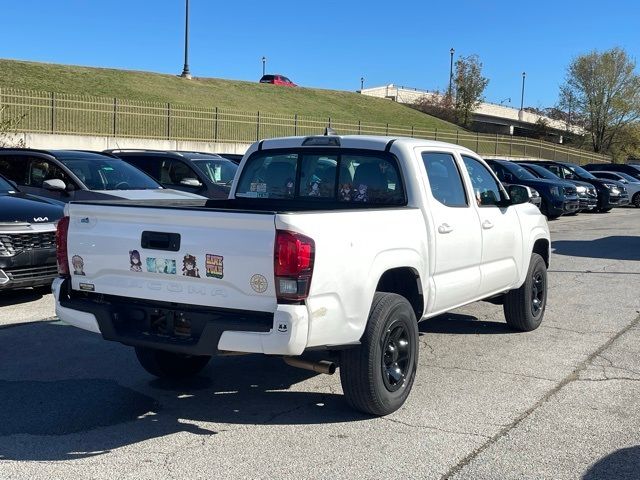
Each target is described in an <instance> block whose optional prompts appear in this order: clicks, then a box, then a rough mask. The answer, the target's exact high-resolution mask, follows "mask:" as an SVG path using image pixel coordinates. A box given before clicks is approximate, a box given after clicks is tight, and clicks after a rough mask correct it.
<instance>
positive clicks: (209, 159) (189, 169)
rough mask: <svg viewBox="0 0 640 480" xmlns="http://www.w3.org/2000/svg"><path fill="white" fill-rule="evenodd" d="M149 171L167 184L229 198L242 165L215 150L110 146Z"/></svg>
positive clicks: (167, 186) (171, 186)
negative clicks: (143, 148) (237, 171)
mask: <svg viewBox="0 0 640 480" xmlns="http://www.w3.org/2000/svg"><path fill="white" fill-rule="evenodd" d="M107 152H108V153H111V154H113V155H116V156H118V157H120V158H121V159H122V160H124V161H125V162H128V163H130V164H131V165H133V166H134V167H136V168H139V169H140V170H142V171H143V172H145V173H147V174H148V175H150V176H151V177H153V178H155V179H156V180H157V181H158V182H160V183H161V184H162V186H163V187H166V188H172V189H174V190H182V191H185V192H191V193H195V194H198V195H203V196H205V197H208V198H218V199H219V198H227V197H228V196H229V191H230V190H231V184H232V183H233V178H234V177H235V175H236V170H238V165H237V164H236V163H234V162H233V161H231V160H228V159H226V158H222V157H221V156H220V155H216V154H215V153H204V152H182V151H164V150H108V151H107Z"/></svg>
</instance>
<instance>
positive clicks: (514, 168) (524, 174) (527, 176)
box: [500, 162, 536, 180]
mask: <svg viewBox="0 0 640 480" xmlns="http://www.w3.org/2000/svg"><path fill="white" fill-rule="evenodd" d="M500 165H503V166H504V167H505V168H506V169H507V170H509V172H511V173H512V174H513V175H515V177H516V178H517V179H518V180H535V179H536V177H535V175H534V174H532V173H531V172H530V171H529V170H527V169H526V168H524V167H521V166H520V165H518V164H517V163H511V162H505V163H501V164H500Z"/></svg>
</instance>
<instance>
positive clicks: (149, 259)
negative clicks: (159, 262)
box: [147, 257, 156, 273]
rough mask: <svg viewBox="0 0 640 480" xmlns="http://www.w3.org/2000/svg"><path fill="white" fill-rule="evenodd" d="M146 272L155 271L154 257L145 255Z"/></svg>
mask: <svg viewBox="0 0 640 480" xmlns="http://www.w3.org/2000/svg"><path fill="white" fill-rule="evenodd" d="M147 272H150V273H156V259H155V258H154V257H147Z"/></svg>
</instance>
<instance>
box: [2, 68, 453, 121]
mask: <svg viewBox="0 0 640 480" xmlns="http://www.w3.org/2000/svg"><path fill="white" fill-rule="evenodd" d="M0 88H18V89H25V90H41V91H49V92H56V93H69V94H80V95H82V94H86V95H94V96H106V97H118V98H121V99H127V100H141V101H154V102H171V103H181V104H186V105H200V106H205V105H206V106H210V107H219V108H228V109H234V110H240V111H243V112H256V111H262V112H268V113H274V114H287V115H293V114H294V113H296V114H298V115H305V116H313V117H321V118H327V117H331V118H332V119H336V120H339V121H340V120H342V121H357V120H361V121H362V122H363V123H382V124H385V123H389V124H390V125H395V126H407V127H410V126H415V127H416V128H422V129H434V128H437V129H438V130H455V129H456V128H457V127H456V126H455V125H453V124H451V123H448V122H445V121H443V120H440V119H437V118H434V117H431V116H429V115H426V114H423V113H421V112H418V111H416V110H413V109H411V108H409V107H407V106H405V105H401V104H398V103H395V102H391V101H389V100H385V99H378V98H372V97H367V96H364V95H360V94H357V93H351V92H344V91H335V90H321V89H314V88H288V87H277V86H274V85H265V84H260V83H257V82H245V81H236V80H222V79H218V78H194V79H192V80H185V79H182V78H179V77H177V76H174V75H166V74H159V73H150V72H138V71H130V70H117V69H108V68H91V67H78V66H70V65H58V64H48V63H36V62H23V61H17V60H4V59H0Z"/></svg>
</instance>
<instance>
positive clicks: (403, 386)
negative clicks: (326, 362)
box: [340, 292, 418, 415]
mask: <svg viewBox="0 0 640 480" xmlns="http://www.w3.org/2000/svg"><path fill="white" fill-rule="evenodd" d="M417 365H418V322H417V321H416V317H415V313H414V311H413V308H412V307H411V304H410V303H409V302H408V301H407V299H405V298H404V297H402V296H400V295H396V294H394V293H380V292H378V293H376V294H375V296H374V299H373V303H372V305H371V311H370V312H369V319H368V321H367V327H366V329H365V332H364V335H363V336H362V339H361V344H360V346H359V347H357V348H352V349H347V350H343V351H342V353H341V358H340V381H341V383H342V390H343V391H344V395H345V397H346V399H347V402H348V403H349V405H351V406H352V407H353V408H355V409H357V410H360V411H362V412H365V413H369V414H373V415H388V414H389V413H391V412H394V411H396V410H397V409H398V408H400V407H401V406H402V404H404V402H405V400H406V399H407V397H408V396H409V392H410V391H411V387H412V386H413V381H414V379H415V374H416V368H417Z"/></svg>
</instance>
